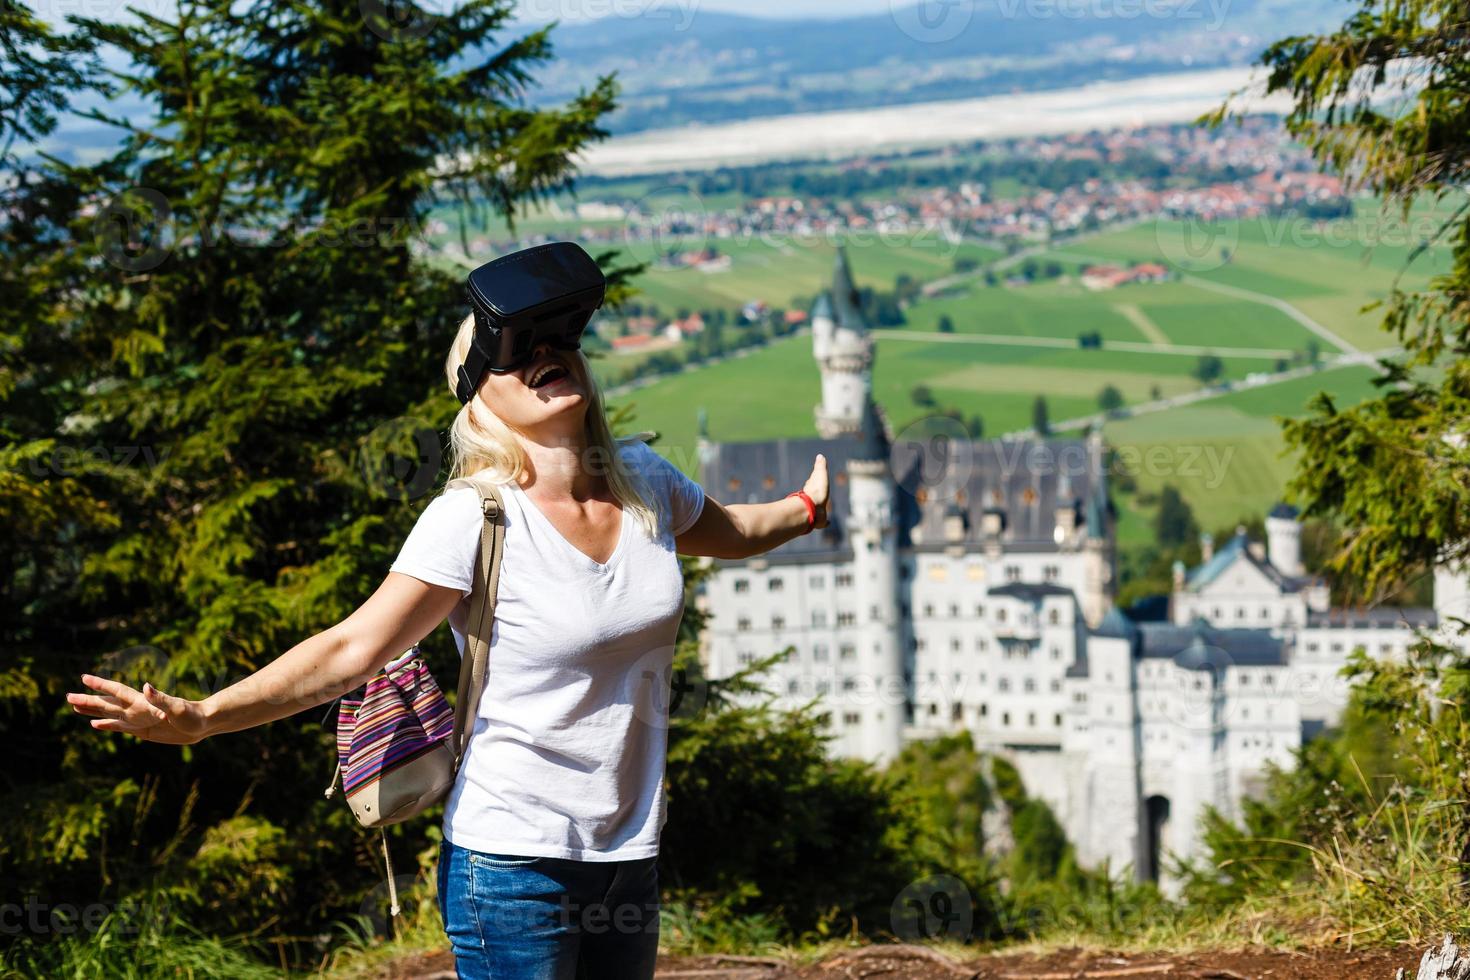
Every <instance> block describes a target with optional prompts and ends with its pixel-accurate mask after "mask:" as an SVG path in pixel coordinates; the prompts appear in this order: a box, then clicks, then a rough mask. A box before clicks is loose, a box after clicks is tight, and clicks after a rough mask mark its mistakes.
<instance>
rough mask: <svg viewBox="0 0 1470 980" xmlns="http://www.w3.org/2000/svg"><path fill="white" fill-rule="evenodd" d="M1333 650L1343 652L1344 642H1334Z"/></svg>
mask: <svg viewBox="0 0 1470 980" xmlns="http://www.w3.org/2000/svg"><path fill="white" fill-rule="evenodd" d="M1332 652H1333V653H1342V644H1341V643H1334V644H1332Z"/></svg>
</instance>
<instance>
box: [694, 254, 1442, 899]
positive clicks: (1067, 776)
mask: <svg viewBox="0 0 1470 980" xmlns="http://www.w3.org/2000/svg"><path fill="white" fill-rule="evenodd" d="M812 346H813V353H814V355H815V357H816V360H817V364H818V366H819V368H820V371H821V378H822V398H821V403H820V404H819V405H818V406H817V408H816V418H815V421H816V429H817V432H818V433H819V436H818V437H817V438H806V439H778V440H773V441H765V442H748V443H722V444H717V443H711V442H709V441H708V440H707V439H705V438H703V435H702V436H701V442H700V465H701V473H700V479H701V482H702V483H703V484H704V486H706V487H707V488H708V489H709V490H710V492H711V493H712V494H714V495H717V496H718V497H719V499H721V500H723V501H727V502H732V503H740V502H747V501H748V502H756V501H763V500H769V499H772V497H773V496H775V495H776V494H778V493H783V492H785V491H786V490H787V489H789V488H793V487H799V486H801V484H802V483H803V481H804V480H805V479H806V476H807V474H808V473H809V472H810V468H811V465H812V459H813V457H814V456H815V455H816V453H818V452H821V453H824V454H826V457H827V460H828V463H829V472H830V473H831V475H832V479H833V484H832V498H831V502H830V506H829V510H830V521H831V524H830V526H829V527H828V528H826V529H825V530H822V531H815V532H813V533H811V534H809V535H806V536H804V537H800V538H797V539H795V540H793V541H791V542H789V543H787V544H785V545H783V546H781V547H779V548H777V549H775V550H773V551H771V552H769V553H767V554H765V555H762V556H760V557H758V558H755V559H751V560H747V561H729V560H717V561H714V562H713V568H712V571H711V575H710V578H709V580H708V582H707V584H706V588H705V589H704V592H703V595H702V597H701V600H700V601H701V603H702V604H703V606H704V608H705V609H706V610H707V611H708V612H710V613H711V614H712V619H711V622H710V626H709V628H708V630H707V631H706V633H705V649H704V651H703V656H704V664H705V669H706V671H707V672H708V674H709V676H711V677H716V678H718V677H726V676H729V675H730V674H733V673H735V672H736V671H738V670H740V669H741V668H743V667H745V666H747V665H748V664H750V663H752V662H753V661H754V660H756V659H759V658H762V657H765V656H768V655H769V654H771V653H774V652H777V651H780V650H782V649H784V648H786V647H788V646H790V647H792V648H793V652H792V654H791V655H790V656H789V657H788V658H787V659H786V660H785V661H784V662H782V663H781V664H780V665H779V666H778V667H777V668H776V670H775V671H774V672H773V673H772V674H771V675H769V676H768V677H767V678H766V681H765V683H766V685H767V686H768V687H773V688H774V689H775V690H776V691H777V693H778V694H779V695H780V696H781V698H782V699H783V700H785V701H787V702H789V703H791V704H796V703H804V702H809V701H811V700H812V699H813V698H816V699H819V702H820V704H821V705H822V707H823V708H824V709H825V710H826V711H827V712H828V713H829V715H830V719H831V725H832V728H831V731H832V734H833V735H834V739H833V742H832V748H833V750H834V751H835V752H837V753H840V754H844V755H850V756H858V757H861V758H864V759H868V760H871V761H874V762H883V761H885V760H887V759H889V758H891V757H892V756H893V755H894V754H895V753H897V752H898V751H899V749H900V748H901V746H902V745H903V743H904V742H905V741H907V740H910V739H921V738H927V737H933V736H935V735H938V734H942V733H945V732H949V731H956V730H960V729H968V730H969V731H970V732H971V734H972V736H973V738H974V740H975V743H976V745H977V746H978V747H980V748H982V749H984V750H987V751H992V752H996V753H999V754H1002V755H1004V756H1005V757H1007V758H1009V759H1010V760H1012V761H1013V762H1014V763H1015V764H1016V765H1017V767H1018V769H1019V771H1020V773H1021V775H1022V778H1023V780H1024V782H1025V785H1026V788H1027V790H1028V792H1030V793H1032V794H1033V795H1035V796H1038V797H1040V798H1042V799H1044V800H1046V801H1047V802H1048V803H1049V804H1050V805H1051V807H1052V808H1053V810H1054V811H1055V812H1056V814H1057V816H1058V818H1059V819H1060V820H1061V822H1062V824H1063V826H1064V827H1065V829H1066V831H1067V834H1068V837H1069V838H1070V839H1071V840H1072V841H1073V843H1074V844H1075V845H1076V848H1077V852H1078V856H1079V859H1080V860H1082V861H1083V862H1084V863H1085V864H1089V865H1092V866H1098V865H1101V864H1102V863H1103V862H1107V864H1108V866H1109V867H1110V868H1111V869H1112V870H1113V871H1114V872H1115V873H1117V872H1121V871H1122V869H1124V868H1125V867H1126V868H1131V869H1132V873H1133V874H1134V875H1136V876H1138V877H1139V878H1148V879H1155V880H1160V881H1161V882H1162V883H1163V884H1164V885H1165V886H1166V887H1170V886H1172V885H1173V884H1174V882H1173V881H1172V880H1171V876H1170V875H1169V867H1170V863H1171V859H1173V858H1184V859H1188V858H1194V857H1197V856H1199V854H1200V840H1199V825H1200V817H1201V815H1202V813H1203V811H1204V808H1205V807H1206V806H1213V807H1215V808H1216V809H1217V810H1219V811H1220V812H1222V813H1223V814H1225V815H1227V816H1230V817H1235V816H1238V814H1239V810H1240V804H1241V801H1242V799H1243V798H1244V797H1245V796H1247V795H1249V794H1251V793H1252V792H1254V791H1256V790H1257V789H1258V787H1259V786H1260V783H1261V779H1262V777H1263V775H1264V770H1265V767H1266V765H1267V763H1272V762H1274V763H1278V764H1289V763H1290V761H1291V757H1292V750H1293V749H1295V748H1297V747H1298V746H1300V745H1301V744H1302V742H1303V740H1304V739H1306V738H1309V737H1311V735H1313V734H1314V733H1315V732H1316V731H1317V730H1319V729H1321V728H1322V727H1323V726H1325V725H1329V724H1332V723H1333V722H1334V721H1335V720H1336V719H1337V718H1338V717H1339V715H1340V713H1341V711H1342V709H1343V707H1344V706H1345V703H1346V699H1347V691H1346V686H1345V685H1346V682H1345V681H1344V680H1343V679H1341V678H1340V677H1339V676H1338V671H1339V669H1340V668H1341V667H1342V666H1343V664H1344V663H1345V661H1346V660H1347V657H1348V656H1349V654H1350V653H1351V652H1352V651H1353V650H1354V649H1355V648H1358V647H1363V648H1366V650H1367V651H1368V652H1369V653H1370V654H1373V655H1375V656H1396V655H1400V654H1402V652H1403V650H1404V649H1405V647H1406V646H1407V645H1408V644H1410V643H1411V642H1413V640H1414V639H1415V635H1416V634H1415V629H1416V628H1418V627H1428V628H1432V627H1435V626H1436V624H1437V623H1438V622H1439V621H1440V619H1441V616H1439V615H1437V614H1436V611H1435V610H1433V609H1405V608H1392V609H1390V608H1378V609H1374V610H1370V611H1367V612H1364V611H1354V610H1336V609H1332V608H1331V607H1330V605H1329V600H1328V589H1327V586H1326V584H1325V583H1324V582H1323V581H1321V580H1320V579H1317V578H1315V577H1312V576H1309V575H1307V574H1306V573H1305V570H1304V569H1303V567H1302V562H1301V545H1300V530H1301V529H1300V524H1299V523H1298V521H1297V519H1296V517H1297V515H1296V512H1295V511H1294V510H1293V509H1291V508H1289V507H1286V506H1284V505H1283V506H1278V507H1277V508H1275V509H1274V510H1272V511H1271V513H1270V515H1269V517H1268V518H1267V520H1266V538H1267V541H1266V542H1265V544H1264V545H1262V544H1260V543H1257V542H1253V541H1250V540H1248V538H1247V536H1246V534H1245V532H1244V531H1243V530H1242V531H1240V532H1239V533H1238V534H1237V535H1236V536H1235V537H1234V539H1232V540H1231V541H1229V542H1227V543H1225V544H1224V545H1223V546H1222V547H1220V548H1218V549H1211V548H1209V546H1208V542H1202V544H1203V545H1204V547H1205V555H1204V561H1203V563H1202V564H1201V565H1200V566H1199V567H1198V568H1195V569H1193V570H1192V571H1186V570H1185V569H1184V568H1183V567H1182V566H1178V567H1176V568H1175V573H1174V585H1173V594H1172V596H1171V597H1170V601H1169V610H1168V620H1167V621H1160V622H1138V623H1135V622H1132V621H1130V620H1129V619H1128V618H1127V617H1126V616H1124V615H1123V613H1122V612H1120V611H1119V610H1117V609H1116V608H1115V607H1114V606H1113V602H1112V597H1113V573H1114V560H1113V556H1114V550H1113V549H1114V545H1113V526H1112V512H1111V509H1110V505H1109V500H1108V493H1107V484H1106V474H1105V472H1104V462H1103V447H1102V442H1101V439H1100V437H1099V436H1097V435H1096V434H1094V435H1092V436H1090V437H1088V438H1087V439H1085V440H1071V441H1065V440H1048V441H1041V440H1004V441H980V442H973V441H971V440H969V439H968V437H966V436H964V435H963V434H962V433H958V432H952V431H948V430H947V429H946V427H945V426H944V425H943V424H940V425H938V426H932V427H930V428H929V429H928V430H925V431H917V432H915V433H913V434H912V435H911V437H909V438H900V439H898V440H895V439H894V437H893V434H892V433H891V432H890V431H889V427H888V425H887V423H886V421H885V419H884V417H883V414H882V412H881V410H880V409H879V408H878V407H877V406H876V405H875V404H874V403H873V400H872V366H873V342H872V337H871V336H870V335H869V333H868V330H867V326H866V324H865V323H864V320H863V317H862V314H861V312H860V307H859V302H858V297H857V293H856V290H855V288H854V286H853V282H852V277H851V274H850V273H849V271H848V267H847V261H846V258H845V256H844V255H843V254H842V253H841V252H839V253H838V257H837V262H836V270H835V273H834V277H833V283H832V289H831V291H830V293H829V294H826V295H823V296H822V297H820V298H819V299H818V300H817V302H816V304H815V305H814V307H813V309H812ZM701 428H702V427H701ZM905 435H906V436H907V435H910V434H905ZM1465 581H1466V579H1465V577H1464V576H1462V575H1461V576H1456V575H1449V574H1441V575H1440V576H1438V578H1437V580H1436V607H1438V608H1440V609H1441V611H1442V612H1443V611H1444V610H1445V609H1447V608H1448V609H1455V610H1463V609H1466V608H1470V604H1467V590H1466V586H1465ZM1447 604H1448V605H1447ZM1448 615H1455V613H1450V614H1448ZM1458 615H1460V616H1464V615H1466V613H1464V612H1459V613H1458Z"/></svg>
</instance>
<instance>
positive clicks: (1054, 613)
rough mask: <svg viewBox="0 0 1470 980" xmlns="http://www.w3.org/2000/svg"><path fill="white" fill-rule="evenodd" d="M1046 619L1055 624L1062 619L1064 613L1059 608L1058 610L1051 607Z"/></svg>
mask: <svg viewBox="0 0 1470 980" xmlns="http://www.w3.org/2000/svg"><path fill="white" fill-rule="evenodd" d="M1046 621H1047V622H1048V623H1050V624H1051V625H1053V626H1055V625H1056V624H1057V623H1059V622H1061V621H1062V614H1061V612H1060V611H1059V610H1056V609H1049V610H1047V613H1046Z"/></svg>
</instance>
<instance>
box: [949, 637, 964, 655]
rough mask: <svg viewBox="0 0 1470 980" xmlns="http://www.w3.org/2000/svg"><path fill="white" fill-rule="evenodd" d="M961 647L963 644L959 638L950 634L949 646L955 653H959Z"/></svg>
mask: <svg viewBox="0 0 1470 980" xmlns="http://www.w3.org/2000/svg"><path fill="white" fill-rule="evenodd" d="M963 647H964V644H963V643H962V642H961V641H960V638H959V637H958V636H952V637H950V639H949V648H950V649H951V650H953V651H954V652H955V653H959V652H960V650H961V649H962V648H963Z"/></svg>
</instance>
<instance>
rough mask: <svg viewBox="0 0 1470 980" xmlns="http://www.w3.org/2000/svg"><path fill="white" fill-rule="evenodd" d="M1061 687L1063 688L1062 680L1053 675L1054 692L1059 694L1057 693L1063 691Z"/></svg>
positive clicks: (1052, 687) (1052, 690)
mask: <svg viewBox="0 0 1470 980" xmlns="http://www.w3.org/2000/svg"><path fill="white" fill-rule="evenodd" d="M1061 689H1062V682H1061V681H1060V680H1058V679H1057V678H1055V677H1053V678H1052V679H1051V692H1052V693H1053V694H1057V693H1059V692H1060V691H1061Z"/></svg>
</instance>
